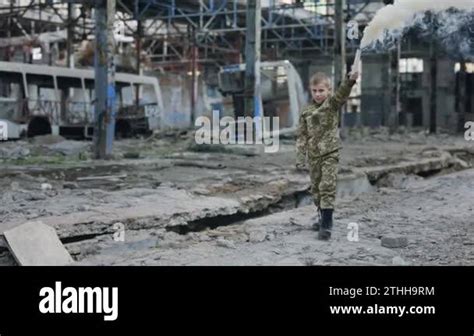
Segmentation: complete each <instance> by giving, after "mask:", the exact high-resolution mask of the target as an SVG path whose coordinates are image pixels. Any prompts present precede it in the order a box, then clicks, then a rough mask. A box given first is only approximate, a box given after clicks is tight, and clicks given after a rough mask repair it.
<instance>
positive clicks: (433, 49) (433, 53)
mask: <svg viewBox="0 0 474 336" xmlns="http://www.w3.org/2000/svg"><path fill="white" fill-rule="evenodd" d="M430 15H431V24H432V27H433V28H432V34H431V45H430V74H431V85H430V134H436V131H437V121H436V117H437V116H436V110H437V108H436V106H437V104H436V100H437V91H438V90H437V89H438V60H437V56H438V52H437V49H438V47H437V45H436V40H435V36H436V27H435V25H436V24H437V22H436V16H435V14H434V13H430Z"/></svg>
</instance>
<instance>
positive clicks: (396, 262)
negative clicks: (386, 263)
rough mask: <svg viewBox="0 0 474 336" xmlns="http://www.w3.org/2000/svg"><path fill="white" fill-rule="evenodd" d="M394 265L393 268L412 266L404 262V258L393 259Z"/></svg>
mask: <svg viewBox="0 0 474 336" xmlns="http://www.w3.org/2000/svg"><path fill="white" fill-rule="evenodd" d="M392 265H393V266H408V265H410V263H409V262H406V261H405V260H403V258H402V257H400V256H396V257H393V259H392Z"/></svg>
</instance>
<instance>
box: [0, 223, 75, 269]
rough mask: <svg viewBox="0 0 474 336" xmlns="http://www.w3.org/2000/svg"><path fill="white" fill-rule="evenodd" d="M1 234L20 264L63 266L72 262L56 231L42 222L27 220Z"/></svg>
mask: <svg viewBox="0 0 474 336" xmlns="http://www.w3.org/2000/svg"><path fill="white" fill-rule="evenodd" d="M3 235H4V237H5V240H6V242H7V245H8V248H9V250H10V252H11V253H12V255H13V257H14V258H15V260H16V261H17V262H18V264H19V265H20V266H63V265H68V264H71V263H72V262H73V259H72V257H71V256H70V255H69V253H68V251H67V250H66V249H65V247H64V246H63V244H62V243H61V241H60V240H59V238H58V235H57V234H56V231H55V230H54V229H53V228H52V227H50V226H48V225H46V224H44V223H42V222H28V223H26V224H23V225H20V226H17V227H15V228H13V229H11V230H8V231H5V232H4V233H3Z"/></svg>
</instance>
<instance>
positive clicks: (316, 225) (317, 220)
mask: <svg viewBox="0 0 474 336" xmlns="http://www.w3.org/2000/svg"><path fill="white" fill-rule="evenodd" d="M321 218H322V216H321V209H320V208H319V207H318V217H317V218H315V219H314V223H313V226H312V227H311V228H312V229H313V230H314V231H319V229H320V227H321Z"/></svg>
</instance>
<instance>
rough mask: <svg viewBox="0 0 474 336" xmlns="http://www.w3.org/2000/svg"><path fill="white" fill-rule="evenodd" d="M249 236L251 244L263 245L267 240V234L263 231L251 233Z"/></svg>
mask: <svg viewBox="0 0 474 336" xmlns="http://www.w3.org/2000/svg"><path fill="white" fill-rule="evenodd" d="M248 235H249V241H250V242H251V243H261V242H263V241H264V240H266V239H267V232H266V231H263V230H255V231H250V232H248Z"/></svg>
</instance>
